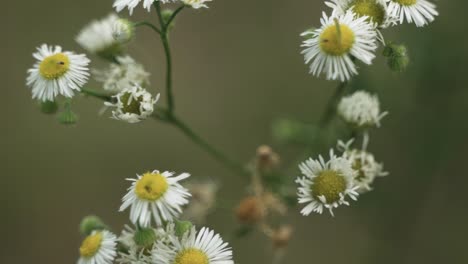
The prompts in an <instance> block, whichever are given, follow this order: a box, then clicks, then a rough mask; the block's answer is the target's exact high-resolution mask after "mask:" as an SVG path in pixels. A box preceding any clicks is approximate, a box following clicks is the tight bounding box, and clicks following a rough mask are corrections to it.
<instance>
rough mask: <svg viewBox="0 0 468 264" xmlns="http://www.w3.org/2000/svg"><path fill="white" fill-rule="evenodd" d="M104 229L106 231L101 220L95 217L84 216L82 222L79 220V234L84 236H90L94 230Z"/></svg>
mask: <svg viewBox="0 0 468 264" xmlns="http://www.w3.org/2000/svg"><path fill="white" fill-rule="evenodd" d="M104 229H107V226H106V225H105V224H104V222H103V221H102V220H101V218H99V217H97V216H95V215H90V216H86V217H85V218H83V220H81V223H80V232H81V233H82V234H83V235H85V236H88V235H90V234H91V233H92V232H93V231H95V230H104Z"/></svg>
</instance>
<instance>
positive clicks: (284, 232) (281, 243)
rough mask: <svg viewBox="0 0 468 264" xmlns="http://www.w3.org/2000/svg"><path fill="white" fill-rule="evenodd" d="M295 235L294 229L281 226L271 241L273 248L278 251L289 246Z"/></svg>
mask: <svg viewBox="0 0 468 264" xmlns="http://www.w3.org/2000/svg"><path fill="white" fill-rule="evenodd" d="M292 233H293V228H292V227H291V226H289V225H285V226H281V227H280V228H278V229H277V230H275V232H274V233H273V236H272V237H271V240H272V242H273V247H274V248H276V249H280V248H284V247H286V246H288V244H289V241H290V240H291V237H292Z"/></svg>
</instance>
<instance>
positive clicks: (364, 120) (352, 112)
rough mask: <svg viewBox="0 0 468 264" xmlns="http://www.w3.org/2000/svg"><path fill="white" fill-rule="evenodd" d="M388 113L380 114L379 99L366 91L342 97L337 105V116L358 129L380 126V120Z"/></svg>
mask: <svg viewBox="0 0 468 264" xmlns="http://www.w3.org/2000/svg"><path fill="white" fill-rule="evenodd" d="M387 114H388V112H383V113H382V112H380V103H379V98H378V97H377V96H376V95H371V94H369V93H368V92H366V91H357V92H355V93H353V94H352V95H350V96H346V97H343V98H342V99H341V101H340V103H339V104H338V115H339V116H341V118H343V119H344V120H345V121H346V122H347V123H349V124H351V125H353V126H356V127H360V128H366V127H372V126H377V127H379V126H380V120H381V119H382V118H383V117H384V116H386V115H387Z"/></svg>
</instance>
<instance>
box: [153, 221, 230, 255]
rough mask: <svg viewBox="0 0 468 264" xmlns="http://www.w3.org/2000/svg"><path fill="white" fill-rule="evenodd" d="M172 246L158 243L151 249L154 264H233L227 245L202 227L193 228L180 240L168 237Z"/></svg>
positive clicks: (212, 232) (219, 237) (175, 237)
mask: <svg viewBox="0 0 468 264" xmlns="http://www.w3.org/2000/svg"><path fill="white" fill-rule="evenodd" d="M170 240H171V242H172V245H167V244H165V243H158V244H157V245H156V247H155V248H154V249H153V252H152V254H153V260H154V263H159V264H234V261H233V260H232V251H231V248H230V247H229V246H228V243H226V242H224V241H223V239H222V238H221V236H220V235H219V234H215V233H214V231H212V230H211V231H210V230H209V229H208V228H206V227H203V228H202V229H201V230H200V231H199V232H197V231H196V230H195V227H193V228H192V229H191V230H190V231H187V232H186V233H185V234H184V235H183V237H182V238H181V239H179V238H178V237H177V236H175V235H172V236H170Z"/></svg>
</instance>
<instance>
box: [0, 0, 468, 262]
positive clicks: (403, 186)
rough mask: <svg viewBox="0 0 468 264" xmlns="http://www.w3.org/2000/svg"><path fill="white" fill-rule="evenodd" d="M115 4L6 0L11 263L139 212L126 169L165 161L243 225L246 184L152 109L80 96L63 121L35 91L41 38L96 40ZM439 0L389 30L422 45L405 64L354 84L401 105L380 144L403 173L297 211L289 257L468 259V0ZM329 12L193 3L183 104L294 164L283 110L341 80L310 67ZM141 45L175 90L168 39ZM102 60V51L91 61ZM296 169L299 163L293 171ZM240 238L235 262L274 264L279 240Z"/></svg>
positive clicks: (215, 135)
mask: <svg viewBox="0 0 468 264" xmlns="http://www.w3.org/2000/svg"><path fill="white" fill-rule="evenodd" d="M111 5H112V1H111V0H103V1H95V0H81V1H63V0H42V1H6V2H4V3H3V14H2V16H1V17H0V20H1V21H2V23H1V25H3V31H2V37H1V39H2V41H1V43H0V45H1V51H2V58H3V60H2V63H0V74H1V76H2V81H3V89H2V91H3V96H2V98H3V100H2V103H1V104H0V108H1V112H2V116H3V117H2V119H3V122H2V129H1V130H0V138H1V148H0V150H1V151H0V155H1V156H0V164H1V175H2V176H1V181H0V182H1V191H0V199H1V208H0V212H1V217H0V224H1V225H0V226H1V227H2V228H1V229H2V231H1V234H2V239H1V240H0V262H1V263H31V262H33V263H74V262H75V261H76V259H77V257H78V250H77V248H78V246H79V244H80V242H81V237H80V235H79V233H78V223H79V221H80V219H81V217H82V216H84V215H87V214H90V213H93V214H98V215H100V216H101V217H102V218H104V219H105V220H106V221H107V223H108V224H109V225H110V226H112V227H113V228H114V229H115V230H119V229H121V228H122V226H123V225H124V223H126V222H127V217H128V214H127V213H118V212H117V209H118V207H119V206H120V199H121V197H122V196H123V194H124V192H125V190H126V188H127V187H128V183H127V182H126V181H125V180H124V179H125V178H127V177H133V176H134V175H135V174H136V173H141V172H144V171H146V170H150V169H155V168H160V169H169V170H175V171H179V172H182V171H188V172H190V173H192V175H193V178H194V179H198V180H204V179H208V180H214V181H216V182H218V183H220V184H221V193H222V196H221V198H222V199H223V201H227V202H225V203H224V206H222V207H220V208H219V209H217V210H216V211H215V212H214V213H213V214H211V215H210V217H209V222H208V223H207V224H208V225H209V226H211V227H213V228H215V229H216V230H217V231H218V232H220V233H222V234H224V235H227V234H229V233H230V232H232V230H234V229H236V228H237V227H238V224H237V223H236V221H235V218H234V217H233V214H232V209H231V208H232V207H234V206H235V204H236V202H237V201H238V200H239V199H241V197H242V196H243V195H245V194H246V191H245V186H246V183H247V182H246V181H245V180H243V179H241V178H240V177H238V176H237V175H235V174H233V173H231V172H229V171H228V170H227V169H225V168H224V167H223V166H221V165H220V164H219V163H217V162H216V161H214V160H213V159H212V158H211V157H210V156H208V155H207V154H206V153H205V152H203V151H202V150H201V149H199V148H198V146H196V145H194V144H192V143H191V142H190V141H189V140H188V139H187V138H185V137H184V136H183V135H182V134H181V133H180V132H179V131H177V130H175V129H174V128H172V127H169V126H167V125H164V124H160V123H157V122H153V121H152V120H149V121H147V122H143V123H141V124H137V125H128V124H125V123H122V122H117V121H114V120H111V119H110V118H108V115H109V114H105V115H104V116H99V115H98V114H97V113H98V111H99V110H100V109H101V107H102V103H101V102H99V101H97V100H94V99H92V98H80V99H78V100H75V103H74V111H75V112H77V113H78V114H79V116H80V121H79V123H78V124H77V125H76V126H74V127H64V126H62V125H60V124H58V123H57V122H56V119H55V118H54V117H53V116H47V115H44V114H41V113H40V111H39V109H38V106H37V104H36V102H34V101H32V100H31V98H30V97H31V94H30V91H29V90H28V89H27V88H26V86H25V76H26V70H27V69H28V68H29V67H30V66H31V65H32V64H33V62H34V61H33V58H32V56H31V54H32V52H33V51H34V50H35V47H36V46H38V45H40V44H42V43H50V44H60V45H62V46H63V47H65V48H66V49H69V50H76V51H79V52H83V51H82V49H81V48H80V47H78V45H77V44H76V43H75V42H74V37H75V36H76V34H77V33H78V31H79V30H80V29H81V27H82V26H84V25H85V24H86V23H88V22H89V21H90V20H91V19H94V18H100V17H103V16H105V15H107V14H108V13H110V12H111V11H112V8H111ZM437 5H438V10H439V12H440V14H441V16H440V17H438V18H437V20H436V21H435V22H434V23H432V24H431V25H430V26H428V27H424V28H416V27H414V26H413V25H404V26H400V27H397V28H394V29H391V30H389V31H386V32H385V35H386V39H387V40H392V41H395V42H399V43H404V44H406V45H407V46H408V49H409V51H410V55H411V60H412V63H411V66H410V67H409V69H408V70H407V71H406V72H405V73H402V74H396V73H392V72H390V71H389V70H388V68H387V66H386V65H385V60H384V59H383V58H381V57H380V58H378V59H377V60H375V63H374V65H373V66H372V67H365V66H363V67H361V69H360V73H361V74H360V75H359V77H358V78H357V79H356V80H355V82H353V85H354V86H355V87H356V88H360V89H368V90H372V91H374V92H377V93H378V94H379V96H380V98H381V102H382V108H384V109H386V110H388V111H389V112H390V115H389V116H388V117H386V118H385V120H384V121H383V126H382V128H381V129H379V130H376V131H373V133H372V141H371V145H370V148H371V150H372V151H373V152H374V153H375V154H376V156H377V157H378V159H379V160H381V161H384V162H385V166H386V169H387V170H388V171H389V172H390V173H391V175H390V176H389V177H386V178H384V179H380V180H379V181H378V182H377V184H376V186H375V191H373V192H371V193H369V194H366V195H364V196H362V198H361V199H360V200H359V202H357V203H354V204H352V206H350V207H347V208H339V210H337V211H336V215H337V216H336V217H335V218H332V217H330V216H329V215H327V214H324V215H321V216H320V215H313V216H310V217H302V216H300V214H299V212H298V211H294V210H293V211H291V212H290V213H289V217H288V221H289V223H291V224H293V225H294V227H295V228H296V233H295V236H294V237H293V239H292V241H291V243H290V246H289V249H288V251H287V253H286V255H285V262H284V263H304V262H306V263H323V264H334V263H348V264H352V263H359V264H362V263H468V251H467V250H466V245H467V243H466V239H467V237H468V225H467V223H468V210H467V201H468V200H467V198H466V189H467V186H468V174H467V172H466V168H465V162H466V160H467V158H468V156H467V153H468V139H467V136H468V122H467V121H468V120H467V119H468V118H467V116H468V87H467V85H466V83H467V74H466V73H467V68H466V65H467V64H468V49H467V47H468V37H467V31H466V29H467V28H468V22H467V21H466V20H465V19H464V18H465V17H466V14H465V13H466V10H467V8H468V3H467V2H464V1H440V2H437ZM5 6H6V7H5ZM324 9H325V6H324V4H323V3H322V1H299V2H297V1H295V2H294V3H291V2H290V1H276V0H275V1H272V0H258V1H253V2H249V3H245V2H240V1H226V0H215V1H214V2H213V3H211V4H210V9H206V10H205V9H202V10H188V11H187V10H186V11H184V13H183V15H181V16H180V17H179V19H178V20H177V25H176V29H175V30H174V31H173V33H172V35H171V40H172V46H173V53H174V60H175V61H174V63H175V94H176V101H177V112H178V114H179V115H180V116H181V117H183V119H185V120H186V121H187V122H188V123H189V124H190V125H191V126H192V127H193V128H194V129H195V130H196V131H197V132H198V133H200V134H201V135H203V136H204V137H205V138H207V139H208V140H209V141H210V142H212V143H213V144H215V145H217V146H219V148H221V149H223V150H224V151H225V152H227V153H228V154H229V155H231V156H232V157H233V158H235V159H237V160H240V161H243V162H247V161H249V160H250V159H251V157H252V156H253V155H254V152H255V149H256V147H257V146H258V145H260V144H271V145H273V146H274V147H275V149H276V150H277V151H278V152H280V154H283V155H282V158H283V160H286V161H288V160H294V158H296V157H297V155H298V153H301V149H300V148H294V147H285V146H282V145H280V144H277V142H275V141H274V139H273V138H272V133H271V124H272V122H273V121H274V120H276V119H277V118H293V119H296V120H301V121H304V122H310V123H313V122H315V121H317V120H318V118H319V117H320V115H321V114H322V112H323V109H324V106H325V104H326V101H327V100H328V98H329V97H330V96H331V94H332V93H333V89H334V87H335V85H336V84H335V83H333V82H327V81H324V80H323V79H317V78H314V77H312V76H311V75H309V74H307V67H306V66H305V65H304V64H303V58H302V56H301V55H300V48H299V45H300V41H301V39H300V37H299V34H300V33H301V32H302V31H303V30H304V29H306V28H309V27H311V26H316V25H318V23H319V17H320V14H321V12H322V10H324ZM121 15H122V16H127V15H128V12H127V11H125V12H122V13H121ZM132 19H133V20H135V21H138V20H153V21H155V13H154V12H152V13H150V14H148V13H146V12H145V11H143V10H142V8H137V9H136V14H135V15H134V16H132ZM130 52H131V54H132V56H133V57H134V58H136V59H137V60H139V61H140V62H141V63H143V64H144V65H145V66H146V68H147V69H148V70H149V71H150V72H152V79H151V80H152V89H155V90H160V91H161V92H163V83H164V79H163V76H164V70H165V69H164V56H163V53H162V47H161V45H160V42H159V40H158V38H157V36H155V35H154V34H153V33H152V32H151V31H150V30H148V29H146V28H145V29H140V30H138V35H137V39H136V40H135V41H134V42H133V43H132V44H131V46H130ZM380 52H381V50H379V53H380ZM103 65H104V64H103V63H102V62H99V60H98V59H97V58H95V60H94V62H93V67H100V66H103ZM96 85H97V83H96V82H91V83H90V86H96ZM153 91H154V90H153ZM297 174H298V171H292V172H291V174H290V175H289V176H290V178H291V181H292V180H293V179H294V177H295V176H297ZM231 243H232V245H233V247H234V250H235V259H236V263H244V264H249V263H271V245H270V243H269V241H268V240H267V239H266V238H265V237H264V236H262V235H261V234H259V233H254V234H252V235H251V236H249V237H248V238H247V239H243V240H232V241H231Z"/></svg>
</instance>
